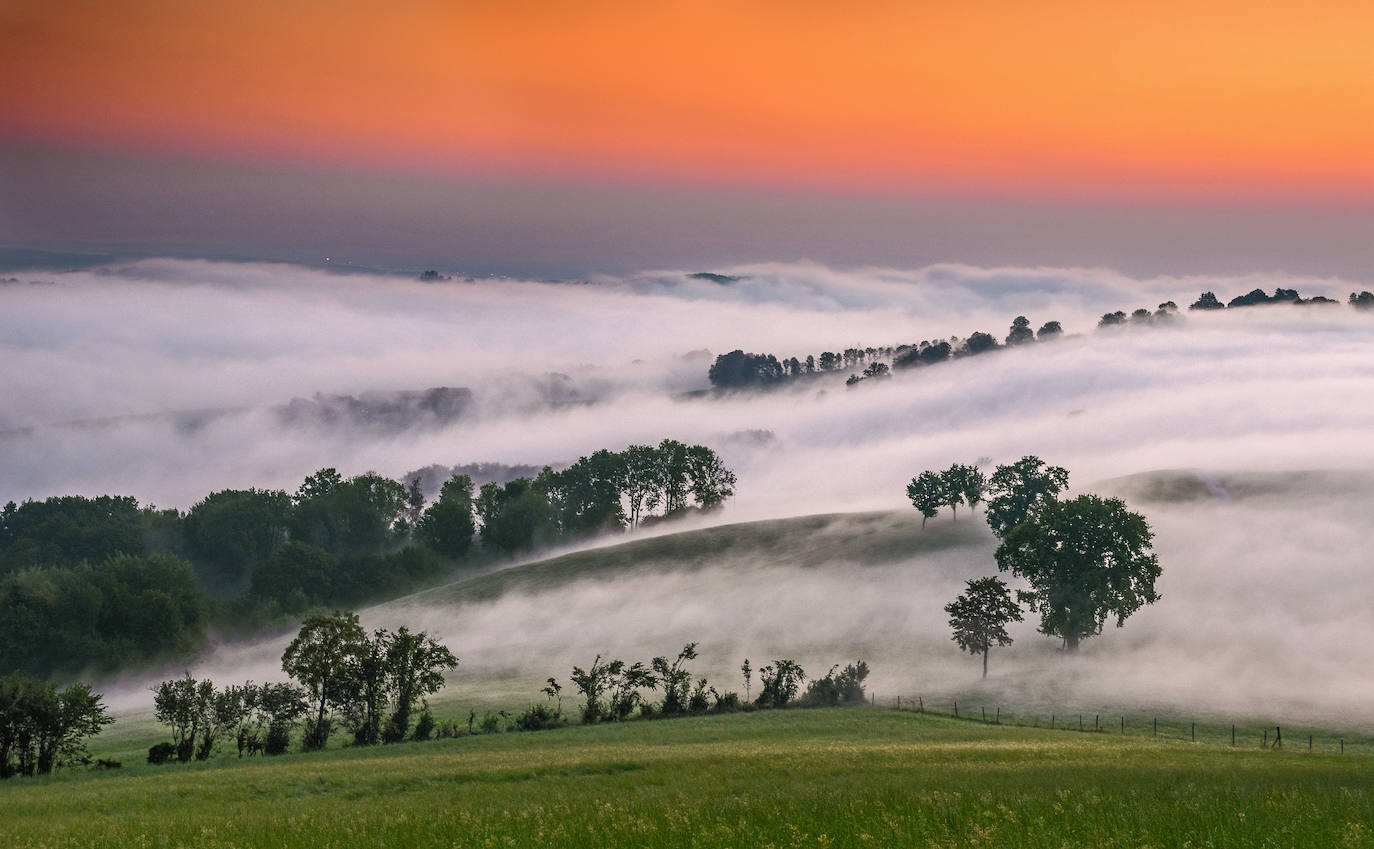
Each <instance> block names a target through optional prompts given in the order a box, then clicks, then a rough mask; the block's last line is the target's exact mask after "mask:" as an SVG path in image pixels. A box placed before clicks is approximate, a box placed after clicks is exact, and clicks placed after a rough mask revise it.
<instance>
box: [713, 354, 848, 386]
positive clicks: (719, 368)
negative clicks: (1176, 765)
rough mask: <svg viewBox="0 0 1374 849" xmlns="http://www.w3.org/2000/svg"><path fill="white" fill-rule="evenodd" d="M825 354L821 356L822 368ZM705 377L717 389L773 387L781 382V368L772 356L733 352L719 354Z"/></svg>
mask: <svg viewBox="0 0 1374 849" xmlns="http://www.w3.org/2000/svg"><path fill="white" fill-rule="evenodd" d="M825 357H826V355H825V354H822V355H821V362H822V368H824V367H825V366H824V363H825ZM707 377H708V378H709V379H710V381H711V385H712V386H714V387H716V388H717V389H745V388H758V387H767V386H773V385H775V384H777V383H780V382H781V381H782V380H783V377H784V375H783V367H782V364H781V363H779V362H778V358H777V357H775V356H773V355H772V354H746V353H744V352H743V351H740V350H735V351H731V352H730V353H728V354H721V355H719V356H718V357H716V361H715V362H714V363H712V364H711V368H710V370H709V371H708V372H707Z"/></svg>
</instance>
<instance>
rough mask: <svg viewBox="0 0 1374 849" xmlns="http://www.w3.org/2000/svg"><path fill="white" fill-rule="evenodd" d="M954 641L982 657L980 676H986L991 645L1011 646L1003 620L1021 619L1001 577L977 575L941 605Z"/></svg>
mask: <svg viewBox="0 0 1374 849" xmlns="http://www.w3.org/2000/svg"><path fill="white" fill-rule="evenodd" d="M945 612H946V613H948V614H949V627H951V628H953V629H954V636H953V638H952V639H953V640H954V642H956V643H958V644H959V648H961V649H963V650H964V651H966V652H968V653H969V654H981V655H982V656H983V677H984V678H986V677H988V651H989V650H990V649H991V648H992V647H993V646H994V645H998V646H1009V645H1011V636H1010V635H1009V634H1007V623H1009V622H1020V621H1021V606H1020V605H1018V604H1017V603H1016V602H1014V601H1012V598H1011V591H1010V590H1009V589H1007V585H1006V584H1005V583H1004V582H1003V581H1002V579H1001V578H998V577H996V576H993V577H989V578H977V579H974V580H970V581H968V582H967V585H966V588H965V590H964V592H963V593H962V594H961V595H960V596H959V597H958V598H956V599H955V600H954V601H952V602H950V603H949V604H947V605H945Z"/></svg>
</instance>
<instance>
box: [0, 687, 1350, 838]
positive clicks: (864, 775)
mask: <svg viewBox="0 0 1374 849" xmlns="http://www.w3.org/2000/svg"><path fill="white" fill-rule="evenodd" d="M0 810H3V812H4V820H3V821H4V827H3V829H0V846H6V847H8V846H14V847H21V846H22V847H30V849H39V847H43V849H46V848H47V847H54V849H55V848H56V847H64V849H65V847H89V846H135V847H164V846H165V847H269V846H270V847H341V849H342V847H365V846H379V847H382V846H384V847H421V846H423V847H435V846H477V847H484V846H540V847H542V846H550V847H612V846H652V847H689V846H691V847H696V846H702V847H706V846H741V847H744V846H748V847H755V846H757V847H784V846H788V847H790V846H875V845H887V846H923V847H924V846H929V847H956V846H961V847H962V846H998V847H1065V846H1092V847H1111V846H1122V847H1125V846H1130V847H1145V846H1152V847H1183V846H1194V847H1202V846H1208V847H1224V846H1235V847H1326V846H1333V847H1336V846H1341V847H1374V831H1372V830H1371V825H1370V823H1374V758H1372V757H1370V756H1368V755H1363V754H1347V755H1344V756H1341V755H1336V754H1325V753H1308V752H1306V751H1295V750H1286V751H1280V752H1275V751H1268V750H1261V749H1258V748H1253V747H1237V748H1234V749H1232V748H1230V747H1226V746H1218V745H1213V744H1202V743H1198V744H1192V743H1187V742H1182V741H1177V740H1156V739H1152V738H1148V737H1121V736H1119V735H1106V734H1077V733H1069V732H1063V731H1049V730H1045V729H1034V728H1019V727H1009V726H996V725H986V724H982V723H976V722H967V721H960V720H954V719H950V718H946V717H937V716H930V715H924V716H923V715H919V714H913V713H905V712H897V711H891V710H875V709H871V708H860V709H840V710H812V711H805V710H790V711H773V712H762V713H754V714H742V715H731V716H716V717H702V718H695V719H682V720H672V721H660V722H636V723H629V724H624V725H615V726H596V727H585V728H584V727H574V728H567V729H562V730H557V731H548V732H540V733H531V734H498V735H487V736H479V737H470V738H460V739H456V740H443V741H436V742H431V743H423V744H407V745H400V746H390V747H382V748H376V749H368V750H360V749H341V750H334V751H330V752H325V753H321V754H316V755H289V756H284V757H281V758H277V759H272V760H265V761H264V760H253V761H251V762H239V761H237V760H234V759H228V758H221V759H219V760H216V761H211V762H209V763H206V764H198V765H192V766H172V767H163V768H151V767H138V768H134V769H128V770H122V771H119V772H109V773H71V774H68V775H59V776H57V777H55V778H53V779H49V780H42V781H11V782H6V783H5V784H4V785H0Z"/></svg>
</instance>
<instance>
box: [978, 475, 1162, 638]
mask: <svg viewBox="0 0 1374 849" xmlns="http://www.w3.org/2000/svg"><path fill="white" fill-rule="evenodd" d="M1153 537H1154V534H1153V533H1152V532H1151V531H1150V526H1149V524H1148V523H1147V522H1146V521H1145V517H1144V516H1141V515H1140V514H1139V513H1132V512H1131V511H1129V510H1127V509H1126V505H1125V503H1124V502H1122V501H1121V500H1120V499H1117V498H1100V497H1098V496H1096V495H1080V496H1079V497H1077V498H1075V499H1073V500H1071V501H1047V502H1045V503H1043V504H1042V505H1041V506H1040V507H1039V509H1037V510H1036V511H1035V513H1034V514H1033V515H1032V516H1031V517H1030V519H1029V520H1027V521H1024V522H1021V523H1020V524H1018V525H1016V526H1015V527H1014V528H1012V529H1011V530H1010V531H1009V532H1008V533H1007V534H1006V535H1005V536H1004V537H1003V538H1002V544H1001V545H999V546H998V548H997V555H996V557H997V568H998V569H1001V570H1002V571H1004V572H1008V571H1009V572H1011V573H1012V574H1014V575H1016V576H1018V577H1020V578H1023V579H1025V580H1026V581H1027V582H1028V583H1029V584H1030V586H1031V588H1030V589H1029V590H1024V591H1020V592H1018V593H1017V597H1018V599H1020V600H1021V601H1023V602H1026V603H1027V604H1028V605H1029V606H1030V609H1031V611H1032V612H1038V613H1039V614H1040V631H1041V632H1042V633H1045V634H1050V635H1053V636H1057V637H1061V638H1063V640H1064V647H1065V649H1066V650H1068V651H1076V650H1077V649H1078V643H1079V641H1080V640H1082V639H1083V638H1084V637H1091V636H1093V635H1094V634H1098V633H1101V631H1102V626H1103V624H1104V623H1105V622H1106V620H1107V618H1108V617H1109V616H1112V617H1115V618H1116V625H1117V627H1118V628H1120V627H1121V626H1122V625H1123V624H1124V623H1125V621H1126V618H1127V617H1128V616H1130V615H1131V614H1133V613H1135V612H1136V611H1137V610H1139V609H1140V608H1141V607H1142V606H1144V605H1146V604H1152V603H1154V602H1156V601H1158V600H1159V595H1158V594H1157V593H1156V592H1155V579H1157V578H1158V577H1159V575H1160V567H1159V560H1158V558H1157V557H1156V556H1155V555H1154V554H1153V553H1151V550H1150V548H1151V540H1152V539H1153Z"/></svg>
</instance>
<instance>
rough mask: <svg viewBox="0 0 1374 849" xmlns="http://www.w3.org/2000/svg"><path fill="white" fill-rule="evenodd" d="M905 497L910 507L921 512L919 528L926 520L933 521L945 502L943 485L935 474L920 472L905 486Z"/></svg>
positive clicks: (923, 525)
mask: <svg viewBox="0 0 1374 849" xmlns="http://www.w3.org/2000/svg"><path fill="white" fill-rule="evenodd" d="M906 497H907V498H910V499H911V506H912V507H915V508H916V509H917V510H919V511H921V527H922V528H924V527H925V526H926V520H927V519H933V518H935V516H936V515H937V514H938V513H939V512H940V508H941V507H943V506H944V505H945V503H946V501H945V483H944V481H943V480H941V478H940V475H939V474H938V473H936V472H929V471H927V472H921V473H920V474H919V475H917V476H916V477H914V478H912V479H911V483H909V484H907V487H906Z"/></svg>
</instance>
